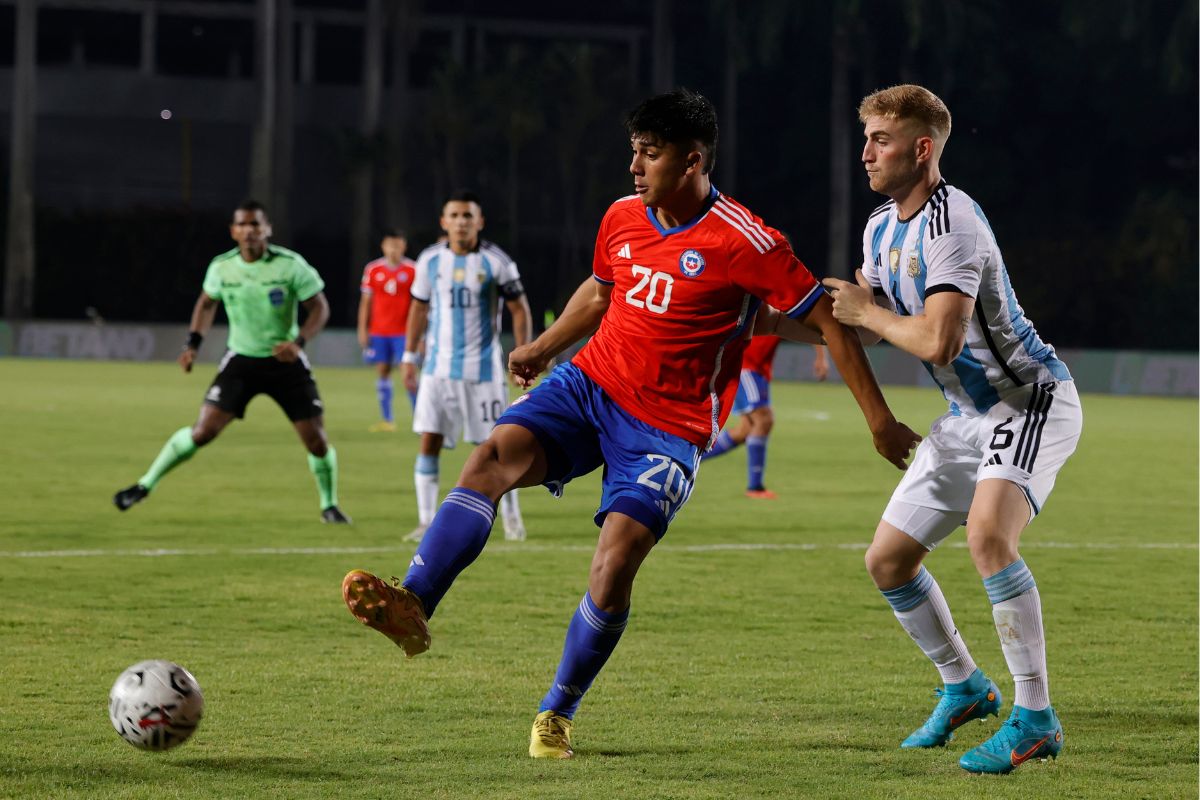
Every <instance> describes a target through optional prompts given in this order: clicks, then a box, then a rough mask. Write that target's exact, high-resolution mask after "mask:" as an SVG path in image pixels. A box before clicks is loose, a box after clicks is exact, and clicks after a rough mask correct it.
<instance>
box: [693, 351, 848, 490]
mask: <svg viewBox="0 0 1200 800" xmlns="http://www.w3.org/2000/svg"><path fill="white" fill-rule="evenodd" d="M780 341H782V340H781V339H780V338H779V337H778V336H755V337H754V338H753V339H751V340H750V344H748V345H746V352H745V354H743V355H742V374H741V375H740V376H739V377H738V390H737V396H736V397H734V400H733V413H734V414H738V415H739V419H738V424H737V426H736V427H734V428H733V430H730V429H729V427H728V426H726V427H725V428H723V429H722V430H721V434H720V435H719V436H718V437H717V441H716V442H714V443H713V446H712V447H711V448H709V449H708V450H707V451H706V452H705V453H704V456H703V457H702V458H701V459H700V460H701V461H707V460H708V459H710V458H716V457H717V456H719V455H723V454H724V453H728V452H729V451H730V450H732V449H734V448H735V447H739V446H741V445H742V444H743V443H745V445H746V496H747V497H750V498H753V499H755V500H775V499H777V497H778V495H776V494H775V493H774V492H772V491H771V490H770V489H768V488H767V487H766V485H765V484H764V483H763V478H764V475H765V473H766V470H767V439H768V437H770V435H771V429H772V428H774V427H775V412H774V411H772V410H771V378H772V372H773V370H774V364H775V351H777V350H778V349H779V343H780ZM813 350H814V351H815V353H816V357H815V358H814V359H813V376H814V377H815V378H816V379H817V380H819V381H823V380H825V378H827V377H828V376H829V361H828V359H826V357H825V348H824V347H822V346H821V345H819V344H818V345H813Z"/></svg>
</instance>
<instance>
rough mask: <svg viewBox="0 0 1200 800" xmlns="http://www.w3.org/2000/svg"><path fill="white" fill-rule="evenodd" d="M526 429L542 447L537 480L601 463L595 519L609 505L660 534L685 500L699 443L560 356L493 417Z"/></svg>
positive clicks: (550, 482)
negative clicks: (542, 468)
mask: <svg viewBox="0 0 1200 800" xmlns="http://www.w3.org/2000/svg"><path fill="white" fill-rule="evenodd" d="M496 424H497V425H520V426H521V427H523V428H525V429H527V430H528V431H530V432H531V433H532V434H533V435H534V436H535V437H537V440H538V442H539V443H541V445H542V449H543V450H544V451H545V453H546V464H547V468H546V480H545V481H544V482H543V485H544V486H545V487H546V488H547V489H549V490H550V491H551V492H552V493H553V494H554V495H555V496H556V497H557V496H561V495H562V491H563V485H564V484H566V483H568V482H570V481H571V480H572V479H574V478H578V477H580V476H581V475H587V474H588V473H589V472H591V471H592V470H594V469H596V468H597V467H599V466H602V465H603V466H604V468H605V469H604V478H603V481H602V485H603V493H602V495H601V497H600V507H599V509H597V511H596V515H595V518H594V520H595V523H596V525H598V526H599V525H603V524H604V517H605V515H607V514H608V512H610V511H616V512H619V513H621V514H625V515H627V516H630V517H633V518H634V519H635V520H637V521H638V522H640V523H642V524H643V525H645V526H646V527H647V528H649V529H650V530H651V531H652V532H653V533H654V537H655V539H656V540H657V539H661V538H662V537H663V534H665V533H666V532H667V526H669V525H670V524H671V520H672V519H674V517H675V514H676V513H678V511H679V509H680V508H682V507H683V504H684V503H686V502H687V499H688V497H689V496H690V495H691V493H692V486H693V484H694V482H695V480H696V468H697V467H698V466H699V463H700V447H699V446H697V445H694V444H692V443H691V442H689V441H687V440H686V439H683V438H681V437H679V436H676V435H674V434H672V433H667V432H666V431H662V430H659V429H658V428H655V427H654V426H653V425H648V424H646V423H645V422H642V421H641V420H639V419H637V418H636V417H633V416H631V415H630V414H628V413H626V412H625V411H624V410H623V409H621V408H620V407H619V406H618V405H617V404H616V403H614V402H613V401H612V399H611V398H610V397H609V396H608V395H607V394H606V393H605V392H604V390H603V389H601V388H600V387H599V386H597V385H596V384H595V383H594V382H593V381H592V379H591V378H589V377H588V376H587V375H585V374H584V373H583V371H582V370H580V369H579V368H578V367H576V366H575V365H574V364H570V363H567V364H560V365H559V366H557V367H555V368H554V371H553V372H551V373H550V375H549V376H547V377H546V379H545V380H543V381H542V382H541V383H540V384H538V386H537V388H535V389H534V390H533V391H531V392H529V393H528V394H525V395H522V396H521V397H520V398H518V399H517V401H516V402H514V403H513V404H512V405H511V406H509V407H508V410H507V411H505V412H504V414H503V415H501V417H500V419H499V420H497V421H496Z"/></svg>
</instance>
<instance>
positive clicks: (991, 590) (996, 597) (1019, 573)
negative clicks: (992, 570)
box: [983, 558, 1037, 605]
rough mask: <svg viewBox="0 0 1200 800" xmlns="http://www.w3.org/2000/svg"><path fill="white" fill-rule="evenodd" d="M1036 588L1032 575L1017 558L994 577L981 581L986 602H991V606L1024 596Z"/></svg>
mask: <svg viewBox="0 0 1200 800" xmlns="http://www.w3.org/2000/svg"><path fill="white" fill-rule="evenodd" d="M1036 586H1037V582H1036V581H1034V580H1033V573H1032V572H1030V571H1029V567H1027V566H1025V559H1023V558H1018V559H1017V560H1016V561H1014V562H1013V563H1011V564H1009V565H1008V566H1007V567H1005V568H1004V569H1002V570H1000V571H999V572H997V573H996V574H995V575H989V576H988V577H986V578H984V579H983V588H984V589H986V590H987V594H988V600H991V601H992V605H996V603H1003V602H1004V601H1005V600H1011V599H1013V598H1014V597H1016V596H1017V595H1019V594H1025V593H1026V592H1028V591H1029V590H1030V589H1033V588H1035V587H1036Z"/></svg>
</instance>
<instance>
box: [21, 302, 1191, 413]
mask: <svg viewBox="0 0 1200 800" xmlns="http://www.w3.org/2000/svg"><path fill="white" fill-rule="evenodd" d="M186 334H187V331H186V329H185V328H184V327H182V326H178V325H136V324H119V323H118V324H113V323H105V324H92V323H73V322H51V321H32V322H15V321H14V322H6V321H4V320H0V357H14V356H15V357H22V358H63V359H97V360H124V361H173V360H174V359H175V357H176V356H177V355H178V354H179V350H180V347H181V346H182V344H183V340H184V338H185V336H186ZM225 335H226V329H225V328H224V327H223V326H219V325H218V326H215V327H214V328H213V330H212V331H211V332H210V334H209V335H208V337H207V342H206V344H205V346H204V347H203V349H202V350H201V353H200V358H199V360H200V361H201V362H207V363H216V362H217V360H218V359H219V358H220V356H221V353H222V350H223V347H222V345H223V343H224V341H225ZM306 349H307V351H308V354H309V357H310V358H311V359H312V361H313V363H314V364H317V365H323V364H324V365H334V366H356V365H361V364H362V353H361V351H360V350H359V347H358V341H357V340H356V337H355V333H354V331H352V330H347V329H329V330H326V331H324V332H323V333H322V334H321V335H320V336H319V337H317V339H316V340H315V341H313V342H311V343H310V344H309V346H308V347H307V348H306ZM867 352H868V353H869V354H870V357H871V363H872V365H873V366H874V368H875V373H876V374H877V375H878V376H879V381H880V383H884V384H891V385H900V386H933V385H934V384H933V380H932V379H931V378H930V377H929V373H927V372H926V371H925V369H924V368H923V367H922V366H921V364H920V363H919V362H918V361H916V359H914V358H912V357H911V356H909V355H908V354H906V353H902V352H900V351H899V350H896V349H895V348H892V347H887V346H877V347H872V348H869V349H868V351H867ZM1059 356H1060V357H1061V358H1062V359H1063V360H1064V361H1065V362H1066V363H1067V365H1068V366H1069V367H1070V369H1071V374H1072V375H1073V376H1074V377H1075V381H1076V383H1077V385H1078V386H1079V389H1080V391H1085V392H1099V393H1103V394H1122V395H1158V396H1170V397H1196V396H1197V390H1198V387H1200V362H1198V360H1197V357H1196V355H1195V354H1194V353H1176V352H1166V351H1143V350H1060V351H1059ZM812 360H813V351H812V348H810V347H807V346H804V345H794V344H788V343H785V344H784V345H783V346H782V347H780V349H779V352H778V354H777V355H776V357H775V377H776V378H777V379H780V380H800V381H811V380H813V375H812ZM831 370H832V368H831ZM831 377H832V376H831Z"/></svg>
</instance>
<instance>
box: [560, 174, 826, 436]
mask: <svg viewBox="0 0 1200 800" xmlns="http://www.w3.org/2000/svg"><path fill="white" fill-rule="evenodd" d="M592 273H593V275H594V277H595V279H596V280H598V281H600V282H602V283H607V284H611V285H612V287H613V288H612V302H611V304H610V305H609V307H608V311H606V312H605V314H604V318H603V319H602V320H601V322H600V329H599V330H598V331H597V332H596V334H595V335H594V336H593V337H592V339H591V341H589V342H588V343H587V344H586V345H585V346H584V347H583V349H582V350H580V352H579V354H578V355H576V356H575V358H574V363H575V364H576V365H577V366H578V367H579V368H580V369H581V370H583V371H584V372H585V373H586V374H587V375H588V377H590V378H591V379H592V380H594V381H595V382H596V383H597V384H599V385H600V387H601V388H603V389H604V391H605V392H607V393H608V395H609V396H610V397H612V399H613V400H614V401H616V403H617V404H618V405H619V406H620V407H621V408H623V409H624V410H625V411H627V412H628V413H630V414H632V415H633V416H634V417H636V418H637V419H640V420H641V421H643V422H645V423H647V424H649V425H653V426H654V427H656V428H658V429H659V430H663V431H667V432H668V433H673V434H675V435H677V436H681V437H683V438H684V439H687V440H688V441H690V442H693V443H694V444H697V445H701V446H706V445H707V444H708V442H709V440H710V439H712V438H713V437H715V436H716V435H717V433H718V432H719V431H720V430H721V426H722V425H723V424H724V423H725V418H726V417H728V416H729V408H730V406H731V405H732V403H733V396H734V394H735V392H736V391H737V377H738V374H739V372H740V370H741V365H742V351H743V350H744V349H745V346H746V339H747V338H748V332H749V326H751V325H752V324H753V321H754V315H755V312H756V311H757V310H758V307H759V305H760V304H761V303H762V302H766V303H769V304H770V305H772V306H774V307H775V308H778V309H782V310H783V311H785V312H786V313H787V314H789V315H790V316H792V317H799V316H803V315H804V314H806V313H808V311H809V310H810V309H811V308H812V307H813V305H814V304H815V303H816V302H817V300H818V299H819V298H820V295H821V287H820V284H819V283H817V280H816V278H814V277H813V276H812V273H810V272H809V271H808V269H807V268H806V267H805V266H804V264H802V263H800V260H799V259H797V258H796V256H795V255H794V254H793V253H792V248H791V246H790V245H788V243H787V240H786V239H784V238H783V235H782V234H780V233H779V231H777V230H775V229H773V228H770V227H768V226H766V225H764V224H763V222H762V220H761V219H759V218H758V217H756V216H754V215H753V214H751V213H750V212H749V211H747V210H746V209H745V208H744V207H743V206H741V205H739V204H738V203H736V202H734V201H733V200H731V199H729V198H728V197H726V196H724V195H722V194H719V193H718V192H717V191H716V190H715V189H714V190H713V193H712V196H711V197H710V198H709V201H708V204H707V205H706V207H705V210H704V211H703V212H702V213H701V214H700V216H699V217H697V218H696V219H693V220H691V221H690V222H687V223H685V224H683V225H680V226H678V227H676V228H671V229H664V228H663V227H662V226H661V224H660V223H659V222H658V219H657V217H655V216H654V211H653V209H648V208H646V207H645V206H643V205H642V203H641V200H639V199H638V198H637V197H636V196H630V197H625V198H622V199H621V200H618V201H617V202H615V203H613V205H612V206H611V207H610V208H609V209H608V213H607V214H605V215H604V219H603V221H602V222H601V223H600V232H599V234H598V235H597V236H596V253H595V257H594V259H593V263H592Z"/></svg>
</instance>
